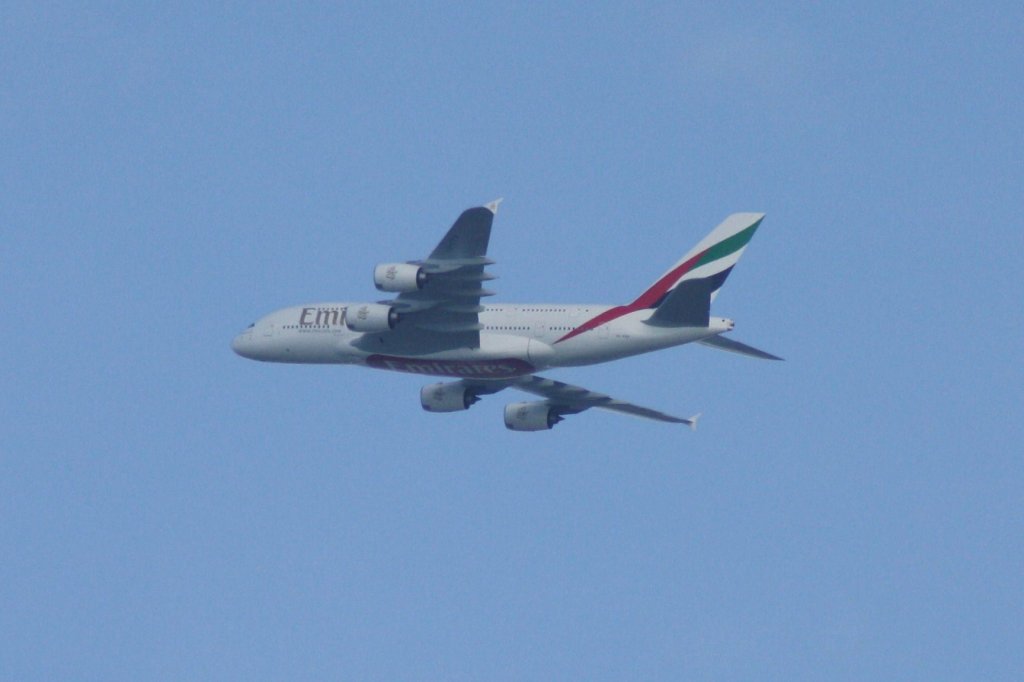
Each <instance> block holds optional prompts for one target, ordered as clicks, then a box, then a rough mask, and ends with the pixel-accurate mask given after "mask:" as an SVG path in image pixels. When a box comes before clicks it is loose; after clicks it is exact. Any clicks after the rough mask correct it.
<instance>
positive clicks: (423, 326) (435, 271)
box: [231, 199, 781, 431]
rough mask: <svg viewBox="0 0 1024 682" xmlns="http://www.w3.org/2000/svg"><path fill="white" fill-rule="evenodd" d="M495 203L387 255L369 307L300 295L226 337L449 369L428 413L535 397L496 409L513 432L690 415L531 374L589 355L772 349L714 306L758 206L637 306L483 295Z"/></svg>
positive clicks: (404, 366) (427, 370)
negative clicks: (409, 250)
mask: <svg viewBox="0 0 1024 682" xmlns="http://www.w3.org/2000/svg"><path fill="white" fill-rule="evenodd" d="M500 201H501V200H500V199H499V200H498V201H495V202H492V203H490V204H487V205H486V206H480V207H477V208H470V209H468V210H466V211H465V212H463V213H462V215H460V216H459V218H458V220H456V221H455V224H454V225H452V227H451V229H449V230H448V233H447V234H446V235H445V236H444V239H442V240H441V243H440V244H438V245H437V248H435V249H434V250H433V251H432V252H431V253H430V255H429V256H428V257H427V258H426V259H425V260H418V261H408V262H405V263H385V264H382V265H378V266H377V267H376V268H375V269H374V272H373V281H374V284H375V285H376V286H377V289H379V290H380V291H384V292H388V293H392V294H397V295H396V296H395V297H394V298H392V299H390V300H386V301H380V302H377V303H308V304H305V305H298V306H294V307H291V308H285V309H284V310H278V311H277V312H274V313H271V314H269V315H267V316H266V317H263V318H261V319H260V320H259V321H258V322H254V323H253V324H250V325H249V327H248V328H247V329H246V330H245V331H243V332H242V333H241V334H239V335H238V336H237V337H236V338H235V340H234V342H233V343H232V344H231V347H232V348H233V349H234V351H235V352H236V353H238V354H239V355H241V356H242V357H246V358H250V359H253V360H262V361H265V362H292V363H312V364H350V365H361V366H364V367H372V368H374V369H387V370H392V371H395V372H407V373H409V374H419V375H424V376H438V377H452V378H455V379H456V381H448V382H442V383H434V384H430V385H428V386H424V387H423V388H422V389H421V390H420V402H421V404H422V405H423V409H425V410H427V411H430V412H455V411H458V410H465V409H468V408H469V407H470V406H471V405H473V403H475V402H477V400H479V399H480V396H483V395H489V394H491V393H497V392H498V391H501V390H504V389H506V388H516V389H519V390H520V391H525V392H526V393H531V394H533V395H536V396H540V397H541V398H542V400H539V401H534V402H519V403H512V404H510V405H507V406H506V407H505V426H507V427H508V428H509V429H512V430H514V431H541V430H545V429H550V428H551V427H553V426H554V425H555V424H557V423H558V422H560V421H561V420H562V419H563V418H564V417H565V416H566V415H570V414H577V413H579V412H583V411H584V410H588V409H590V408H592V407H599V408H602V409H605V410H611V411H614V412H621V413H624V414H630V415H634V416H637V417H646V418H648V419H654V420H657V421H662V422H669V423H675V424H687V425H689V426H690V427H691V428H695V427H696V425H697V417H699V416H700V415H695V416H693V417H689V418H682V417H674V416H672V415H669V414H665V413H663V412H659V411H657V410H652V409H650V408H647V407H640V406H639V405H634V404H632V403H628V402H625V401H622V400H616V399H614V398H612V397H610V396H607V395H604V394H601V393H597V392H595V391H590V390H587V389H585V388H580V387H578V386H571V385H569V384H565V383H562V382H560V381H553V380H551V379H546V378H544V377H541V376H538V375H537V374H536V372H538V371H542V370H547V369H552V368H556V367H575V366H579V365H593V364H597V363H601V362H608V361H610V360H618V359H619V358H624V357H628V356H630V355H638V354H640V353H649V352H651V351H655V350H661V349H663V348H669V347H672V346H680V345H682V344H685V343H699V344H701V345H704V346H709V347H711V348H717V349H719V350H726V351H731V352H734V353H740V354H743V355H749V356H753V357H755V358H763V359H770V360H779V359H781V358H778V357H776V356H774V355H771V354H770V353H765V352H764V351H760V350H757V349H756V348H751V347H750V346H747V345H745V344H742V343H740V342H738V341H734V340H732V339H730V338H727V337H725V336H723V334H725V333H727V332H730V331H732V329H733V322H732V320H729V319H726V318H724V317H712V316H711V315H710V308H711V302H712V301H713V300H714V299H715V296H716V294H717V293H718V291H719V289H721V287H722V284H724V283H725V279H726V277H728V276H729V273H730V272H732V269H733V266H734V265H735V264H736V262H737V261H738V260H739V259H740V256H741V255H743V251H744V250H745V249H746V247H747V244H748V243H749V242H750V238H751V237H752V236H753V235H754V232H755V231H756V230H757V228H758V226H760V224H761V221H762V219H763V218H764V214H762V213H735V214H733V215H731V216H729V217H728V218H726V219H725V221H724V222H723V223H722V224H721V225H719V226H718V227H716V228H715V229H714V230H712V231H711V233H710V234H709V235H708V236H706V237H705V238H704V239H702V240H701V241H700V242H699V243H698V244H697V245H696V246H695V247H693V249H691V250H690V252H689V253H687V254H686V255H685V256H683V258H682V259H681V260H680V261H679V262H678V263H676V264H675V265H673V266H672V267H671V268H670V269H669V270H668V272H666V273H665V274H664V275H662V276H661V277H659V278H658V279H657V281H655V282H654V284H652V285H651V286H650V288H648V289H647V290H646V291H644V292H643V293H642V294H640V295H639V296H638V297H637V298H636V299H635V300H633V302H632V303H627V304H625V305H567V304H562V303H544V304H503V305H502V304H498V305H483V304H481V299H483V298H484V297H486V296H491V295H492V294H493V292H491V291H488V290H487V289H485V288H484V287H483V284H484V283H485V282H487V281H488V280H491V279H494V277H493V275H490V274H488V273H487V272H486V267H487V266H488V265H491V264H492V263H493V262H494V261H492V260H490V259H489V258H488V257H487V243H488V241H489V240H490V236H491V224H492V222H493V220H494V216H495V214H496V213H497V211H498V204H499V203H500Z"/></svg>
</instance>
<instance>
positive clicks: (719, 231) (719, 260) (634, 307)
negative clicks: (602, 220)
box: [555, 213, 764, 343]
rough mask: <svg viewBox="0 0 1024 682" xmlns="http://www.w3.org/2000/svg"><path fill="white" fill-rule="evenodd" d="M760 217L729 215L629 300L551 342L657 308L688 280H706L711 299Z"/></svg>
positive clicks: (759, 215) (755, 229) (747, 214)
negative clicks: (633, 313) (655, 279)
mask: <svg viewBox="0 0 1024 682" xmlns="http://www.w3.org/2000/svg"><path fill="white" fill-rule="evenodd" d="M762 220H764V214H763V213H734V214H732V215H731V216H729V217H728V218H726V219H725V221H723V222H722V224H721V225H719V226H718V227H716V228H715V229H714V230H712V231H711V233H710V234H708V235H707V236H706V237H704V239H702V240H701V241H700V242H699V243H698V244H697V245H696V246H695V247H693V248H692V249H691V250H690V252H689V253H687V254H686V255H685V256H683V258H682V259H681V260H680V261H679V262H678V263H676V264H675V265H673V266H672V267H671V268H670V269H669V270H668V272H666V273H665V274H664V275H662V276H661V277H660V278H658V280H657V281H656V282H655V283H654V284H652V285H651V286H650V287H649V288H648V289H647V290H646V291H644V293H642V294H640V296H638V297H637V298H636V300H634V301H633V302H632V303H630V304H629V305H624V306H618V307H615V308H612V309H611V310H607V311H605V312H603V313H601V314H600V315H598V316H596V317H594V318H591V319H590V320H587V321H586V322H585V323H583V324H582V325H580V326H579V327H577V328H576V329H574V330H572V331H571V332H569V333H568V334H566V335H565V336H563V337H562V338H560V339H558V341H556V342H555V343H560V342H562V341H567V340H569V339H571V338H573V337H574V336H579V335H580V334H583V333H584V332H587V331H590V330H591V329H595V328H597V327H600V326H601V325H603V324H606V323H608V322H611V321H612V320H614V319H617V318H619V317H622V316H623V315H627V314H629V313H632V312H636V311H638V310H644V309H647V308H657V307H658V306H659V305H660V304H661V302H662V301H663V300H664V299H665V297H666V296H667V295H668V294H669V292H670V291H672V290H673V289H674V288H675V287H676V286H678V285H679V284H680V283H681V282H685V281H688V280H693V279H707V280H709V281H710V283H711V287H710V289H711V300H712V301H713V300H714V299H715V296H717V295H718V291H719V289H721V287H722V284H724V283H725V279H726V278H727V277H728V276H729V273H730V272H731V271H732V268H733V266H734V265H736V262H737V261H739V259H740V256H742V255H743V251H744V250H746V248H747V244H748V243H749V242H750V239H751V237H753V236H754V232H756V231H757V228H758V227H759V226H760V225H761V221H762Z"/></svg>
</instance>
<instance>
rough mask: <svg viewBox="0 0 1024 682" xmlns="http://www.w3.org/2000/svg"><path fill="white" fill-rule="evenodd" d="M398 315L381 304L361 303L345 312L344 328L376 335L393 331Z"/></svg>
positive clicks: (389, 307)
mask: <svg viewBox="0 0 1024 682" xmlns="http://www.w3.org/2000/svg"><path fill="white" fill-rule="evenodd" d="M396 324H398V313H397V312H395V311H394V310H393V309H392V308H391V306H389V305H384V304H383V303H363V304H361V305H354V306H349V308H348V309H347V310H346V311H345V326H347V327H348V328H349V329H351V330H352V331H354V332H363V333H367V332H369V333H371V334H372V333H376V332H386V331H387V330H389V329H394V328H395V325H396Z"/></svg>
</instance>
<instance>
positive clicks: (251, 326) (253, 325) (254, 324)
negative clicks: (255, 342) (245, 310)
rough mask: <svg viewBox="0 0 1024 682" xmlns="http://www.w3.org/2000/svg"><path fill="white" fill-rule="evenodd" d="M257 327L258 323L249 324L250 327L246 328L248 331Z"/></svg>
mask: <svg viewBox="0 0 1024 682" xmlns="http://www.w3.org/2000/svg"><path fill="white" fill-rule="evenodd" d="M255 326H256V323H255V322H252V323H250V324H249V326H248V327H246V329H252V328H253V327H255Z"/></svg>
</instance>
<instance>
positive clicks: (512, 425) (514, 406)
mask: <svg viewBox="0 0 1024 682" xmlns="http://www.w3.org/2000/svg"><path fill="white" fill-rule="evenodd" d="M560 421H562V416H561V415H560V414H558V413H557V412H555V411H554V410H553V409H552V408H551V405H549V404H548V403H546V402H534V403H511V404H510V405H506V406H505V427H506V428H509V429H511V430H513V431H546V430H547V429H550V428H551V427H553V426H554V425H555V424H557V423H558V422H560Z"/></svg>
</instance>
